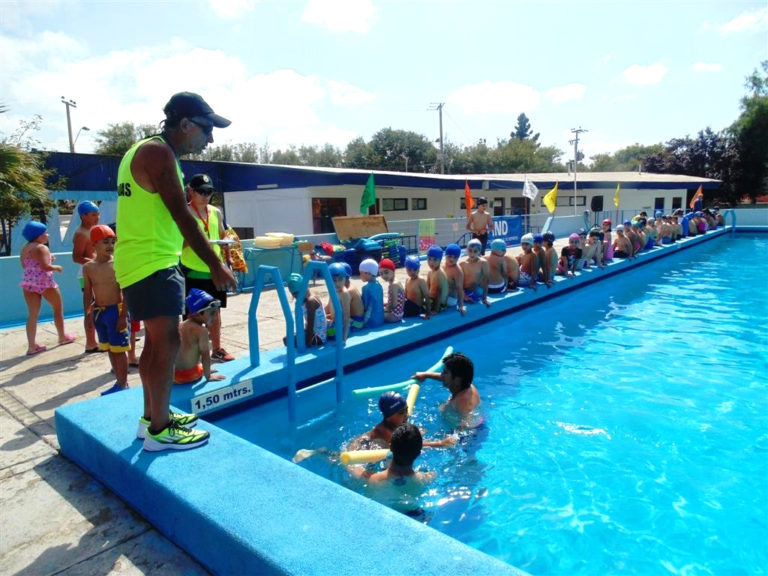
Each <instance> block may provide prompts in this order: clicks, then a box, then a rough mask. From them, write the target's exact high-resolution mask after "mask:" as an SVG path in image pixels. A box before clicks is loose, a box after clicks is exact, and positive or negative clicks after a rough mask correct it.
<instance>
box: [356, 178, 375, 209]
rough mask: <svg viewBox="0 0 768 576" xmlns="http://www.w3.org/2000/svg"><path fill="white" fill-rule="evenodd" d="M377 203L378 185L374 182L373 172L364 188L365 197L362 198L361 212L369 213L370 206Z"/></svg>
mask: <svg viewBox="0 0 768 576" xmlns="http://www.w3.org/2000/svg"><path fill="white" fill-rule="evenodd" d="M375 205H376V186H375V185H374V183H373V173H371V175H370V176H368V182H366V184H365V190H363V197H362V198H360V213H361V214H368V208H369V207H370V206H375Z"/></svg>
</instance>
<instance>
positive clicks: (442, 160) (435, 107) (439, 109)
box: [427, 102, 445, 174]
mask: <svg viewBox="0 0 768 576" xmlns="http://www.w3.org/2000/svg"><path fill="white" fill-rule="evenodd" d="M443 106H445V102H430V104H429V108H427V110H437V112H438V114H439V115H440V174H445V155H444V154H443Z"/></svg>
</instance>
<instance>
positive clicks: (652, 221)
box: [648, 218, 656, 226]
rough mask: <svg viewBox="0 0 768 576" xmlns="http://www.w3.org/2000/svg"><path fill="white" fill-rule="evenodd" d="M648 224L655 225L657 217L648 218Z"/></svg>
mask: <svg viewBox="0 0 768 576" xmlns="http://www.w3.org/2000/svg"><path fill="white" fill-rule="evenodd" d="M648 224H650V225H651V226H653V225H654V224H656V218H650V219H649V220H648Z"/></svg>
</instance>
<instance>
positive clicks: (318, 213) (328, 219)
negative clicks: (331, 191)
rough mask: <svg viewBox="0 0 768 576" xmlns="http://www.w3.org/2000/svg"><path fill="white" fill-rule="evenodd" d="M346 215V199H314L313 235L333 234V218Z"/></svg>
mask: <svg viewBox="0 0 768 576" xmlns="http://www.w3.org/2000/svg"><path fill="white" fill-rule="evenodd" d="M377 200H378V199H377ZM346 215H347V199H346V198H312V233H313V234H328V233H330V232H333V231H334V227H333V220H332V218H333V217H335V216H346Z"/></svg>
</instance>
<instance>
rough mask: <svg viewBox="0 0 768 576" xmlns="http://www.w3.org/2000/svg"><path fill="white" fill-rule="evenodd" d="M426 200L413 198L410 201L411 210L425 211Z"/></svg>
mask: <svg viewBox="0 0 768 576" xmlns="http://www.w3.org/2000/svg"><path fill="white" fill-rule="evenodd" d="M426 209H427V199H426V198H413V199H411V210H426Z"/></svg>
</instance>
